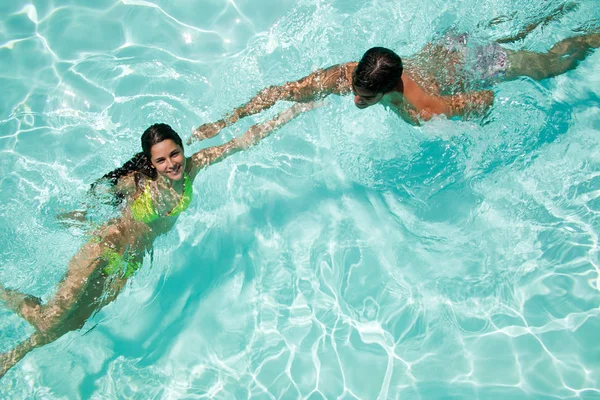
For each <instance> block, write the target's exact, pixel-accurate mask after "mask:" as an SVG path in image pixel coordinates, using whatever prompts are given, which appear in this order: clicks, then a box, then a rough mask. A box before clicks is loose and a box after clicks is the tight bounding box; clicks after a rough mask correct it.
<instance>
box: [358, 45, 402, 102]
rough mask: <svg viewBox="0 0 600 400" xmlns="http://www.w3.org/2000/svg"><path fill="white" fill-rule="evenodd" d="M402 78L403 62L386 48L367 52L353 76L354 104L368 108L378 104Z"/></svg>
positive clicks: (376, 48) (372, 49)
mask: <svg viewBox="0 0 600 400" xmlns="http://www.w3.org/2000/svg"><path fill="white" fill-rule="evenodd" d="M401 76H402V60H401V59H400V56H398V54H396V53H394V52H393V51H392V50H390V49H386V48H384V47H373V48H371V49H369V50H367V51H366V53H365V54H364V55H363V56H362V58H361V60H360V62H359V63H358V65H357V66H356V69H355V70H354V73H353V74H352V91H353V92H354V104H356V106H357V107H358V108H367V107H369V106H372V105H373V104H377V103H378V102H379V101H380V100H381V98H382V97H383V95H385V94H386V93H389V92H391V91H393V90H394V89H395V88H396V86H397V85H398V82H399V81H400V77H401Z"/></svg>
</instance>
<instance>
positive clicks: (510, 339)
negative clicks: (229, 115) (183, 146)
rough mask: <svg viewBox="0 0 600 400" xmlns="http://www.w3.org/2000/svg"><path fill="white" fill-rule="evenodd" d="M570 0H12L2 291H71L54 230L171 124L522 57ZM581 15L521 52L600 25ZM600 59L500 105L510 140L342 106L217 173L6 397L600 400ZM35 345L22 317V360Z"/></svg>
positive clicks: (502, 131)
mask: <svg viewBox="0 0 600 400" xmlns="http://www.w3.org/2000/svg"><path fill="white" fill-rule="evenodd" d="M90 3H93V5H90ZM560 4H562V3H561V2H559V1H543V2H542V1H536V2H532V3H530V4H517V3H515V2H513V1H509V0H491V1H478V0H469V1H466V0H459V1H456V2H447V1H440V0H427V1H426V2H423V1H420V0H419V1H417V0H406V1H403V2H397V1H386V0H374V1H370V2H365V1H354V0H352V1H350V0H344V1H341V0H331V1H321V0H247V1H242V0H236V1H234V0H227V1H226V0H210V1H201V2H200V1H191V0H183V1H166V0H165V1H159V0H156V1H153V2H151V1H142V0H139V1H138V0H123V1H120V2H114V1H106V0H97V1H93V2H88V1H82V0H80V1H77V0H73V1H32V2H24V1H17V0H13V1H4V2H2V3H1V4H0V84H1V86H2V87H3V91H2V92H3V95H2V96H1V97H0V232H1V234H0V283H1V284H3V285H5V286H7V287H13V288H18V289H20V290H21V291H24V292H27V293H31V294H33V295H36V296H41V297H42V298H43V299H48V298H49V297H50V296H52V294H53V293H54V291H55V288H56V285H57V283H58V282H59V280H60V279H61V277H62V276H63V274H64V273H65V270H66V265H67V262H68V260H69V259H70V258H71V256H72V255H73V254H74V253H75V252H76V251H77V249H78V248H79V247H80V246H81V245H82V244H83V243H84V241H85V240H86V238H85V235H84V232H85V227H71V228H64V227H63V226H61V225H59V224H58V223H57V222H56V219H55V215H56V214H58V213H60V212H62V211H65V210H71V209H74V208H75V207H77V206H78V205H79V204H80V203H81V202H82V201H85V199H86V196H85V193H86V190H87V187H88V185H89V184H90V183H91V182H93V181H94V180H95V179H96V178H98V177H99V176H101V175H103V174H104V173H106V172H107V171H109V170H112V169H113V168H115V167H116V166H119V165H121V164H122V163H123V162H124V161H126V160H127V159H129V157H130V156H131V155H132V154H133V153H134V152H136V151H138V149H139V137H140V134H141V133H142V132H143V130H144V129H145V128H146V127H148V126H149V125H150V124H152V123H154V122H159V121H161V122H165V123H168V124H170V125H172V126H173V127H174V128H175V129H176V130H177V131H179V132H180V133H181V134H182V136H184V137H187V136H188V135H189V133H190V132H191V130H192V128H193V127H196V126H198V125H200V124H201V123H204V122H208V121H212V120H216V119H218V118H220V117H221V116H222V115H223V114H224V113H226V112H228V111H230V110H231V109H232V108H233V107H234V106H237V105H239V104H242V103H244V102H245V101H247V100H248V99H249V98H250V97H251V96H252V95H253V94H254V93H256V92H257V91H258V90H259V89H261V88H263V87H265V86H268V85H271V84H276V83H281V82H283V81H286V80H292V79H296V78H299V77H301V76H303V75H305V74H307V73H309V72H310V71H312V70H314V69H316V68H319V67H324V66H327V65H331V64H335V63H339V62H344V61H349V60H357V59H358V58H359V57H360V56H361V55H362V53H363V52H364V50H365V49H367V48H369V47H371V46H373V45H382V46H387V47H390V48H393V49H395V50H396V51H397V52H398V53H399V54H400V55H402V56H409V55H411V54H413V53H415V52H417V51H418V50H419V49H420V48H421V47H422V46H423V45H424V44H425V43H426V42H427V41H428V40H430V39H431V38H433V37H435V36H436V35H438V34H439V33H440V32H443V31H445V30H447V29H449V28H454V29H457V30H459V31H468V32H470V33H472V34H474V35H478V36H480V37H482V38H488V39H493V38H499V37H503V36H506V35H508V34H511V33H515V32H517V31H518V30H519V28H520V27H523V26H524V25H525V24H527V23H528V22H531V21H532V20H533V19H535V18H537V17H539V16H540V15H544V14H546V13H548V12H549V11H550V10H552V9H554V8H556V7H557V6H559V5H560ZM578 5H579V7H578V8H577V9H575V10H573V11H571V12H569V13H568V14H566V15H565V16H564V17H562V18H561V19H560V20H558V21H555V22H552V23H550V24H549V25H547V26H546V27H544V29H537V30H535V31H534V32H532V33H531V34H530V35H529V36H528V37H527V38H526V39H525V40H524V41H523V42H520V43H517V44H515V45H513V46H512V48H520V47H525V48H527V49H530V50H537V51H544V50H546V49H548V48H549V47H550V46H551V45H552V44H553V43H555V42H556V41H558V40H560V39H563V38H565V37H569V36H572V35H574V34H576V32H575V31H576V30H577V29H579V28H582V27H583V28H588V29H589V28H590V27H591V26H594V24H596V25H597V23H598V22H597V21H598V20H599V19H600V8H598V7H597V3H596V2H595V1H593V0H586V1H582V2H580V3H579V4H578ZM496 17H504V18H502V19H501V20H502V21H503V22H501V23H499V24H497V25H494V26H492V27H489V26H488V24H487V23H488V22H489V21H491V20H492V19H494V18H496ZM598 65H600V52H598V51H596V52H595V53H594V54H592V55H591V56H590V57H588V59H587V60H586V61H584V62H583V63H582V64H581V65H579V67H578V68H577V69H576V70H574V71H571V72H569V73H567V74H565V75H563V76H560V77H558V78H556V79H551V80H547V81H543V82H541V83H537V82H533V81H531V80H520V81H515V82H511V83H503V84H500V85H498V86H496V87H495V92H496V99H497V101H496V103H495V106H494V108H493V110H492V112H491V115H490V116H489V118H488V120H487V123H486V124H485V125H482V124H479V123H476V122H458V121H448V120H444V119H437V120H434V121H432V122H430V123H429V124H427V125H425V126H423V127H421V128H415V127H412V126H409V125H407V124H406V123H404V122H402V121H401V120H400V119H399V118H398V117H396V116H395V115H394V114H392V113H391V112H389V111H386V110H385V109H384V108H382V107H373V108H370V109H368V110H365V111H360V110H358V109H356V108H355V107H354V105H353V104H352V101H351V99H350V98H349V97H346V98H339V97H336V98H330V99H329V100H328V102H327V104H326V106H325V107H323V108H321V109H318V110H315V111H314V112H312V113H310V114H308V115H304V116H301V117H299V118H298V119H297V120H295V121H293V122H292V123H290V124H289V125H287V126H285V127H284V128H282V129H281V130H280V131H278V132H277V133H276V134H275V135H274V136H272V137H270V138H268V139H266V140H264V141H263V142H262V143H261V144H259V145H258V146H257V147H254V148H252V149H250V150H248V151H245V152H243V153H238V154H236V155H234V156H232V157H230V158H228V159H227V160H225V161H224V162H222V163H220V164H217V165H215V166H213V167H210V168H209V169H207V170H206V171H205V172H204V173H202V175H201V176H200V177H199V178H198V179H197V180H196V183H195V187H194V190H195V193H196V197H195V200H194V201H193V203H192V205H191V207H190V209H189V210H188V211H187V212H186V213H184V214H183V215H182V217H181V218H180V219H179V221H178V223H177V225H176V228H175V229H174V230H173V231H172V232H171V233H170V234H169V235H167V236H165V237H163V238H161V239H160V240H159V241H158V242H157V243H156V244H155V248H154V256H153V260H152V262H151V260H150V258H149V257H147V258H146V260H145V263H144V268H142V270H140V271H139V272H138V274H137V275H136V276H135V277H134V278H133V279H131V281H130V284H129V285H128V287H127V288H126V289H125V290H124V292H123V293H121V295H120V296H119V297H118V299H117V300H116V301H115V302H113V303H112V304H110V305H109V306H107V307H105V308H104V309H103V310H101V311H100V312H99V313H98V314H97V315H96V316H95V317H93V318H92V319H90V320H89V321H88V323H87V324H86V326H85V327H84V328H83V329H82V330H81V331H77V332H71V333H69V334H67V335H65V336H63V337H62V338H61V339H59V340H58V341H56V342H54V343H52V344H50V345H47V346H45V347H42V348H40V349H37V350H35V351H33V352H32V353H30V354H29V355H28V356H27V357H26V358H25V359H24V360H22V361H21V362H20V363H19V364H18V365H17V366H16V367H15V368H13V369H12V370H10V371H9V372H8V373H7V374H6V376H5V377H4V378H3V379H2V380H0V398H17V399H18V398H39V399H75V398H82V399H88V398H91V399H105V398H131V399H150V398H152V399H195V398H217V399H242V398H255V399H263V398H265V399H269V398H270V399H273V398H276V399H280V398H281V399H293V398H309V399H319V398H326V399H335V398H341V399H354V398H359V399H376V398H380V399H388V398H390V399H396V398H398V399H400V398H401V399H448V398H451V399H475V398H479V399H530V398H535V399H559V398H560V399H564V398H584V399H593V398H600V345H599V341H598V337H599V336H598V335H599V332H600V319H599V314H600V308H599V305H600V291H599V290H600V280H599V276H598V271H599V262H600V260H599V247H598V231H599V227H600V155H599V152H598V145H599V144H600V136H599V133H600V132H599V130H600V106H599V99H600V69H599V67H598ZM285 106H286V105H285V104H280V105H278V106H277V107H276V108H275V109H274V110H272V111H270V112H269V113H267V114H266V115H263V116H257V117H255V118H254V117H253V118H249V119H248V120H247V121H243V122H241V123H240V124H238V125H236V126H234V127H232V128H231V129H227V130H224V131H223V133H222V134H221V135H220V136H218V137H216V138H214V139H211V140H209V141H207V142H201V143H200V144H196V145H194V146H192V147H191V148H188V152H193V151H197V150H198V149H200V148H201V147H203V146H209V145H215V144H220V143H223V142H224V141H226V140H229V139H230V138H232V137H233V136H237V135H240V134H242V133H243V132H244V130H245V129H246V128H247V127H248V126H250V125H251V124H252V123H255V122H258V121H262V120H264V119H266V118H267V117H268V116H270V115H273V113H274V112H276V111H277V110H281V109H283V108H284V107H285ZM105 211H106V210H98V214H99V215H98V218H101V217H102V216H103V215H104V214H103V213H104V212H105ZM31 333H32V328H31V327H30V326H29V325H28V324H27V323H26V322H24V321H23V320H21V319H20V318H19V317H17V316H16V315H14V314H12V313H11V312H9V311H8V310H6V309H5V308H4V307H3V306H1V305H0V351H1V352H3V351H6V350H8V349H10V348H11V347H12V346H14V345H15V344H16V343H17V342H18V341H20V340H23V339H24V338H26V337H27V336H28V335H29V334H31Z"/></svg>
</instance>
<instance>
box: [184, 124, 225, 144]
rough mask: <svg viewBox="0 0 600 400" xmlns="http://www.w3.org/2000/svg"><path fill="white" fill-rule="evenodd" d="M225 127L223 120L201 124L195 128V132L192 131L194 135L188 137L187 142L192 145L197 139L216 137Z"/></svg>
mask: <svg viewBox="0 0 600 400" xmlns="http://www.w3.org/2000/svg"><path fill="white" fill-rule="evenodd" d="M223 128H225V123H224V122H223V121H222V120H221V121H217V122H209V123H206V124H204V125H201V126H199V127H198V128H196V129H194V132H192V136H191V137H190V138H189V139H188V141H187V142H186V144H187V145H190V144H192V143H194V142H197V141H201V140H204V139H210V138H211V137H215V136H217V134H218V133H219V132H221V129H223Z"/></svg>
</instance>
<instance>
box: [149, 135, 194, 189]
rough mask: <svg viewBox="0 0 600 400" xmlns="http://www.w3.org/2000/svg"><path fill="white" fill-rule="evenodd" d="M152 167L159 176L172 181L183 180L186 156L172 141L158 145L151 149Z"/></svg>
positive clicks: (165, 141) (164, 141)
mask: <svg viewBox="0 0 600 400" xmlns="http://www.w3.org/2000/svg"><path fill="white" fill-rule="evenodd" d="M150 155H151V159H150V161H151V162H152V165H153V166H154V168H156V172H158V174H159V175H161V176H164V177H165V178H168V179H170V180H172V181H178V180H180V179H181V178H183V171H184V170H185V156H184V155H183V149H182V148H181V147H179V145H178V144H177V143H175V142H174V141H172V140H171V139H166V140H163V141H162V142H159V143H156V144H155V145H154V146H152V147H151V148H150Z"/></svg>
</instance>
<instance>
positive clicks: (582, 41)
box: [505, 32, 600, 80]
mask: <svg viewBox="0 0 600 400" xmlns="http://www.w3.org/2000/svg"><path fill="white" fill-rule="evenodd" d="M598 47H600V32H596V33H590V34H586V35H582V36H575V37H571V38H567V39H564V40H561V41H560V42H558V43H556V44H555V45H554V46H553V47H552V48H551V49H550V51H548V52H547V53H535V52H531V51H525V50H523V51H517V52H510V51H508V55H509V56H508V63H509V65H508V68H507V70H506V75H505V76H506V79H507V80H512V79H516V78H518V77H521V76H528V77H530V78H533V79H535V80H542V79H546V78H552V77H555V76H558V75H561V74H564V73H565V72H567V71H570V70H572V69H574V68H575V67H576V66H577V65H578V64H579V63H580V62H581V61H583V60H584V59H585V58H586V57H587V56H588V55H589V54H590V53H591V52H592V50H593V49H596V48H598Z"/></svg>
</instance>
